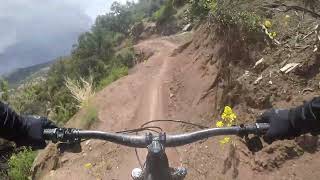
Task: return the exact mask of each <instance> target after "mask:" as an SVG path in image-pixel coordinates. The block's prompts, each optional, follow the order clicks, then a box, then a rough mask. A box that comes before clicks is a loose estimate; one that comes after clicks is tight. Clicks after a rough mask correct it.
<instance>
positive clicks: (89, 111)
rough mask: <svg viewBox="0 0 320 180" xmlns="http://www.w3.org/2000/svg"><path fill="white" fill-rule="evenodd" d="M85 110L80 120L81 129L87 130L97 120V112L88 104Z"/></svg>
mask: <svg viewBox="0 0 320 180" xmlns="http://www.w3.org/2000/svg"><path fill="white" fill-rule="evenodd" d="M84 108H85V115H84V116H83V117H82V118H81V128H85V129H88V128H90V127H91V125H92V124H93V123H94V122H96V121H97V120H98V110H97V108H96V107H94V106H93V105H92V104H88V105H87V106H86V107H84Z"/></svg>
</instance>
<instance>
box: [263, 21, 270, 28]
mask: <svg viewBox="0 0 320 180" xmlns="http://www.w3.org/2000/svg"><path fill="white" fill-rule="evenodd" d="M264 26H265V27H266V28H271V27H272V23H271V21H269V20H265V21H264Z"/></svg>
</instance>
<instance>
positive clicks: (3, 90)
mask: <svg viewBox="0 0 320 180" xmlns="http://www.w3.org/2000/svg"><path fill="white" fill-rule="evenodd" d="M0 100H3V101H8V100H9V85H8V82H7V81H5V80H3V79H0Z"/></svg>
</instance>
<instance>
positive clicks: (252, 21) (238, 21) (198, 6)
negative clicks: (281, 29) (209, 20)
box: [190, 0, 261, 32]
mask: <svg viewBox="0 0 320 180" xmlns="http://www.w3.org/2000/svg"><path fill="white" fill-rule="evenodd" d="M190 4H191V8H190V13H191V15H190V16H191V18H192V19H193V20H195V19H203V18H205V17H207V16H208V15H209V14H210V16H211V17H213V19H214V20H216V22H218V23H220V24H221V25H223V26H228V27H231V26H238V27H240V28H242V29H243V30H245V31H249V32H257V31H258V30H259V29H261V28H260V26H259V25H260V23H261V17H260V16H259V15H257V14H256V13H255V12H253V11H250V12H249V11H248V10H247V8H245V7H242V4H243V2H241V1H232V0H190Z"/></svg>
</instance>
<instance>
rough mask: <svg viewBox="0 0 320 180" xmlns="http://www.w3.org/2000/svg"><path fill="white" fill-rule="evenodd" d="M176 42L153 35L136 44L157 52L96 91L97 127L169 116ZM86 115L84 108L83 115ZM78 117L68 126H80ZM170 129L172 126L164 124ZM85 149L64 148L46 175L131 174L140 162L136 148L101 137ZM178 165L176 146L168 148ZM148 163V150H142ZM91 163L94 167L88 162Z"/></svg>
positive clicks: (90, 176)
mask: <svg viewBox="0 0 320 180" xmlns="http://www.w3.org/2000/svg"><path fill="white" fill-rule="evenodd" d="M177 47H178V45H177V44H174V43H172V42H169V41H167V40H163V39H155V40H148V41H144V42H141V43H139V44H138V45H136V47H135V48H136V49H137V50H139V51H148V52H151V53H152V54H153V55H152V56H151V57H150V58H149V59H147V60H145V62H143V63H141V64H139V65H137V66H136V67H135V68H134V69H132V70H131V71H132V72H131V73H130V74H129V75H128V76H127V77H124V78H122V79H120V80H118V81H117V82H115V83H113V84H111V85H110V86H108V87H107V88H106V89H104V90H103V91H101V92H100V93H99V94H97V95H96V97H95V100H94V104H95V106H96V107H97V108H98V110H99V122H98V123H97V124H96V125H95V126H94V127H93V128H92V129H98V130H103V131H113V132H115V131H120V130H125V129H133V128H138V127H139V126H140V125H141V124H143V123H145V122H147V121H150V120H154V119H166V118H167V114H168V113H167V108H168V102H169V98H170V95H169V88H168V80H169V79H170V78H171V77H170V75H171V73H170V72H169V71H170V70H171V69H173V68H171V67H170V66H171V65H172V63H171V60H172V59H173V58H172V57H170V55H171V53H172V52H173V50H174V49H176V48H177ZM78 116H79V117H81V112H79V114H78ZM76 121H77V117H75V120H74V121H73V122H71V123H70V124H69V125H68V126H71V127H75V126H76V125H77V122H76ZM161 127H162V128H163V129H164V130H166V131H171V130H172V129H173V128H171V127H170V126H169V125H164V126H161ZM82 147H83V151H82V153H80V154H70V153H65V154H64V155H63V156H62V157H61V158H60V162H61V163H60V164H61V165H60V167H59V168H58V169H56V170H53V171H51V172H50V173H49V174H47V175H46V176H45V177H44V178H43V179H66V178H68V179H130V174H131V171H132V169H133V168H135V167H139V163H138V160H137V158H136V155H135V151H134V149H132V148H126V147H123V146H118V145H115V144H111V143H107V142H101V141H93V140H91V141H87V142H84V143H83V144H82ZM167 153H168V156H169V158H170V160H171V161H172V162H175V163H174V165H179V163H180V162H179V155H178V154H177V151H176V150H174V149H173V150H168V151H167ZM138 154H139V157H140V159H141V161H142V163H143V162H144V159H145V156H146V150H138ZM88 163H90V164H91V165H90V166H89V167H85V165H86V164H87V166H88Z"/></svg>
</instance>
